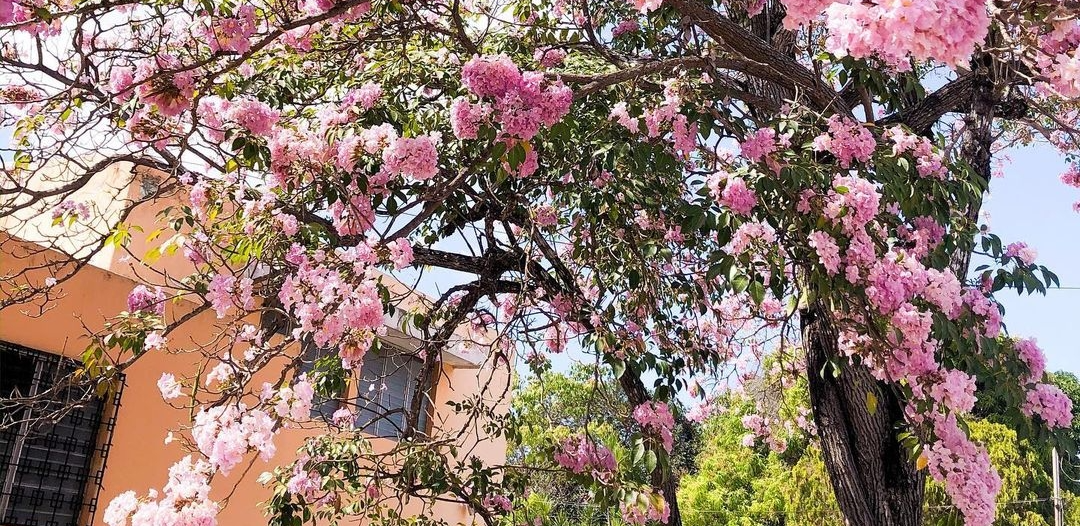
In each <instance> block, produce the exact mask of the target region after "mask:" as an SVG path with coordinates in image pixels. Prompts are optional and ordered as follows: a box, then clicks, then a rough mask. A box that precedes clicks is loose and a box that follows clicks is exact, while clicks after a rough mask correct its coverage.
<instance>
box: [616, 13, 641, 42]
mask: <svg viewBox="0 0 1080 526" xmlns="http://www.w3.org/2000/svg"><path fill="white" fill-rule="evenodd" d="M639 29H641V26H640V25H638V21H637V20H634V19H633V18H628V19H626V20H622V21H620V22H619V23H618V24H615V29H612V30H611V38H619V37H620V36H622V35H626V34H629V33H634V32H637V31H638V30H639Z"/></svg>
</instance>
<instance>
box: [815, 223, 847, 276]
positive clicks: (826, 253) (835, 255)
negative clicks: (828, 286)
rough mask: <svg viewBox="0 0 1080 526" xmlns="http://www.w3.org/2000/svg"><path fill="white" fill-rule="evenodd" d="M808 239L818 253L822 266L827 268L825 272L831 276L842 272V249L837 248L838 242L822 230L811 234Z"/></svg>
mask: <svg viewBox="0 0 1080 526" xmlns="http://www.w3.org/2000/svg"><path fill="white" fill-rule="evenodd" d="M808 237H809V240H810V246H812V247H814V250H816V251H817V254H818V258H819V260H820V262H821V265H822V266H823V267H825V272H828V273H829V275H830V276H835V275H836V273H837V272H839V271H840V247H839V246H837V244H836V240H835V239H833V238H832V236H830V235H829V234H827V233H825V232H821V231H820V230H815V231H813V232H810V235H809V236H808Z"/></svg>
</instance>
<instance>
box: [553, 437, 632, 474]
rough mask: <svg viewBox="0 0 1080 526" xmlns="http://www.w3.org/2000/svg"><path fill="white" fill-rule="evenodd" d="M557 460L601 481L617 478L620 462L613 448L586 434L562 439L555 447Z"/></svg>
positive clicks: (567, 467) (565, 466) (570, 468)
mask: <svg viewBox="0 0 1080 526" xmlns="http://www.w3.org/2000/svg"><path fill="white" fill-rule="evenodd" d="M554 458H555V462H556V463H557V464H559V465H560V466H562V467H563V468H564V469H568V470H570V471H571V472H573V473H576V474H578V475H582V474H588V475H589V476H591V477H592V478H594V479H596V480H597V481H599V482H601V483H610V482H611V481H613V480H614V478H615V471H616V470H617V469H618V464H617V463H616V462H615V455H614V454H612V453H611V450H610V449H608V448H606V447H604V446H603V445H601V444H597V443H595V442H593V440H592V439H590V438H589V437H586V436H584V435H574V436H571V437H568V438H565V439H563V440H562V442H560V443H559V445H558V446H557V447H556V449H555V456H554Z"/></svg>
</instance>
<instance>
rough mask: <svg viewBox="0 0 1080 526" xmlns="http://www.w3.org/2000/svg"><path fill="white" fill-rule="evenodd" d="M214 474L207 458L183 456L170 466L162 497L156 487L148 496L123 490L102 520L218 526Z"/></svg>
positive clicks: (113, 524) (141, 525) (121, 525)
mask: <svg viewBox="0 0 1080 526" xmlns="http://www.w3.org/2000/svg"><path fill="white" fill-rule="evenodd" d="M213 473H214V469H213V467H212V466H211V465H210V464H209V463H207V462H206V461H204V460H195V459H193V458H192V457H191V456H187V457H184V459H183V460H181V461H179V462H177V463H176V464H173V466H172V467H171V468H169V481H168V482H167V483H166V484H165V487H164V488H162V495H161V498H160V499H159V498H158V493H157V491H155V490H150V493H149V495H148V496H147V498H145V499H139V498H138V497H137V496H136V495H135V492H134V491H127V492H124V493H121V494H119V495H117V496H116V497H115V498H114V499H113V500H112V501H111V502H110V503H109V506H108V507H106V508H105V512H104V513H103V514H102V516H101V520H102V522H104V523H105V524H106V525H107V526H127V525H128V524H131V526H216V524H217V514H218V511H219V510H220V506H218V504H217V503H216V502H214V501H212V500H210V477H211V475H213ZM129 521H130V522H129Z"/></svg>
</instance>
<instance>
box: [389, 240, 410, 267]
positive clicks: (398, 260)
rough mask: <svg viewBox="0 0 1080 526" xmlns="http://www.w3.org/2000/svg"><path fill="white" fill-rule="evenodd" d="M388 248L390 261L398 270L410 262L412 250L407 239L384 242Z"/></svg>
mask: <svg viewBox="0 0 1080 526" xmlns="http://www.w3.org/2000/svg"><path fill="white" fill-rule="evenodd" d="M386 248H388V249H390V261H393V262H394V268H396V269H398V270H400V269H403V268H405V267H407V266H409V265H411V264H412V261H413V251H412V245H410V244H409V240H408V239H398V240H396V241H391V242H389V243H387V244H386Z"/></svg>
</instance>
